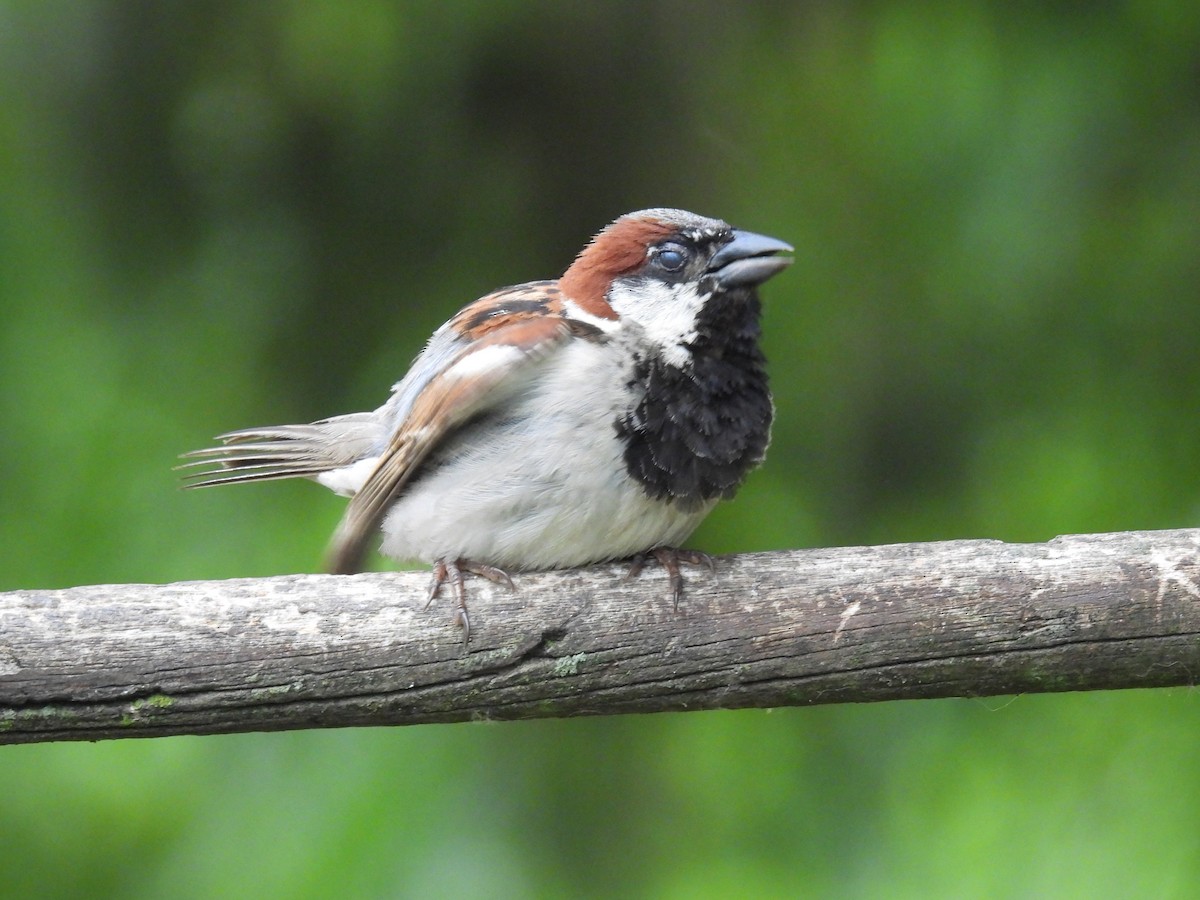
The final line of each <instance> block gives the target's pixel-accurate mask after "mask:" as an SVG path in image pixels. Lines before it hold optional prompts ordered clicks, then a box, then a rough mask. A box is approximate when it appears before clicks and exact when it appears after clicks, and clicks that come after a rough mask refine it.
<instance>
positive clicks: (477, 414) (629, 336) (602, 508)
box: [179, 208, 793, 645]
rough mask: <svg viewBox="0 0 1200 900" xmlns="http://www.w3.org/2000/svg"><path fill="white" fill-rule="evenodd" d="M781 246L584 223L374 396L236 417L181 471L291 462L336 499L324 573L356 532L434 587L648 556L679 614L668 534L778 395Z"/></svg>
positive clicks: (715, 481)
mask: <svg viewBox="0 0 1200 900" xmlns="http://www.w3.org/2000/svg"><path fill="white" fill-rule="evenodd" d="M792 252H793V248H792V247H791V246H789V245H788V244H786V243H784V242H783V241H780V240H777V239H775V238H772V237H767V236H765V235H761V234H757V233H754V232H749V231H744V230H740V229H737V228H734V227H732V226H730V225H729V224H727V223H726V222H724V221H722V220H720V219H714V218H709V217H706V216H701V215H697V214H695V213H692V212H688V211H686V210H680V209H668V208H653V209H643V210H640V211H637V212H632V213H629V214H627V215H623V216H621V217H619V218H617V219H616V220H615V221H613V222H612V223H611V224H610V225H608V226H607V227H605V228H604V229H602V230H601V231H600V232H598V233H597V234H596V235H595V236H593V237H592V239H591V240H590V241H589V242H588V243H587V245H586V246H585V247H584V248H583V250H582V251H580V252H579V254H578V255H577V256H576V258H575V259H574V261H573V262H572V263H571V264H570V266H569V267H568V268H567V269H566V271H565V272H564V273H563V274H562V276H560V277H559V278H558V279H557V280H548V281H532V282H528V283H525V284H519V285H515V286H512V287H504V288H500V289H498V290H495V291H493V292H491V293H489V294H486V295H485V296H483V297H480V298H479V299H478V300H475V301H474V302H472V303H469V304H468V305H467V306H465V307H463V308H462V309H461V310H460V311H459V312H457V313H456V314H455V315H454V316H453V317H452V318H450V319H449V321H447V322H446V323H445V324H443V325H442V326H441V327H439V328H438V329H437V330H436V331H435V332H434V333H433V335H432V336H431V337H430V338H429V340H428V342H427V343H426V345H425V347H424V349H423V350H422V351H421V352H420V354H419V355H418V356H417V357H416V359H415V360H414V361H413V363H412V365H411V367H410V368H409V370H408V372H407V374H406V375H405V376H404V377H403V378H402V379H401V380H400V381H399V382H397V383H396V384H395V385H394V386H393V387H392V392H391V394H390V396H389V397H388V399H387V400H386V402H384V403H383V405H382V406H380V407H379V408H378V409H375V410H373V411H371V412H359V413H352V414H349V415H340V416H334V417H332V418H327V419H321V420H319V421H316V422H312V423H310V424H301V425H282V426H271V427H260V428H247V429H242V430H238V431H230V432H226V433H224V434H220V435H218V436H217V437H216V438H214V441H219V442H220V444H219V445H218V446H214V447H209V448H206V449H202V450H196V451H192V452H190V453H186V454H183V456H184V458H186V459H187V460H188V462H186V463H184V464H182V465H181V466H180V467H179V468H182V469H186V470H187V472H186V473H185V475H184V482H185V484H184V486H185V487H192V488H200V487H211V486H216V485H225V484H240V483H246V482H258V481H268V480H274V479H287V478H308V479H311V480H313V481H316V482H317V483H319V484H321V485H323V486H324V487H326V488H329V489H330V490H332V491H334V492H335V493H337V494H340V495H343V496H346V497H349V498H350V501H349V503H348V505H347V507H346V510H345V513H344V515H343V517H342V519H341V521H340V522H339V524H338V525H337V528H336V530H335V532H334V535H333V538H332V541H331V543H330V548H329V551H328V558H327V569H328V571H330V572H332V573H335V574H352V573H355V572H359V571H361V570H362V568H363V566H364V563H365V557H366V555H367V553H368V552H369V550H370V547H371V543H372V541H373V540H374V539H375V538H376V536H377V535H379V534H380V533H381V534H382V539H381V542H380V545H379V549H380V551H381V552H382V554H383V555H385V556H388V557H392V558H395V559H397V560H402V561H409V562H424V563H427V564H429V565H431V566H432V569H433V573H432V574H433V578H432V582H431V585H430V589H429V593H428V601H427V603H426V606H428V605H429V603H432V601H433V600H434V599H435V598H436V597H437V596H438V594H439V592H440V590H441V588H442V587H443V586H444V585H445V584H446V583H447V582H449V583H451V584H452V586H453V589H454V591H455V593H456V597H457V602H456V606H455V614H454V619H455V623H456V624H457V625H458V626H459V627H461V628H462V630H463V642H464V645H465V644H466V643H467V642H468V641H469V640H470V632H471V620H470V616H469V612H468V608H467V589H466V580H465V578H464V573H468V574H474V575H477V576H482V577H485V578H487V579H490V580H492V581H494V582H499V583H504V584H507V585H508V586H509V587H510V588H512V587H513V582H512V578H511V575H510V574H509V573H511V572H525V571H537V570H546V569H564V568H573V567H577V566H583V565H588V564H593V563H599V562H605V561H613V560H621V559H632V560H633V564H632V566H631V568H630V570H629V576H630V577H632V576H633V575H636V573H637V572H639V571H640V570H641V568H642V566H643V565H644V564H645V563H646V562H648V561H649V560H650V559H654V560H656V561H658V562H659V563H660V564H661V565H662V566H663V567H664V569H665V570H666V571H667V573H668V576H669V579H670V586H671V594H672V597H673V599H674V605H675V608H676V610H678V606H679V601H680V596H681V593H682V588H683V578H682V575H681V574H680V563H688V564H693V565H705V566H707V567H708V568H709V569H711V568H712V566H713V563H712V559H711V557H709V556H708V555H707V554H704V553H700V552H698V551H691V550H686V549H681V545H682V543H683V542H684V541H685V540H686V539H687V538H688V537H689V536H690V535H691V533H692V532H693V530H695V528H696V527H697V526H698V525H699V524H700V522H701V520H703V519H704V517H705V516H706V515H707V514H708V513H709V512H710V511H711V510H712V509H713V507H714V506H716V504H717V503H718V502H719V501H721V500H724V499H728V498H731V497H732V496H733V495H734V493H735V492H736V491H737V489H738V488H739V486H740V485H741V484H742V483H743V481H744V479H745V477H746V476H747V474H748V473H749V472H750V471H751V470H752V469H754V468H755V467H756V466H758V465H759V464H760V463H761V462H762V461H763V459H764V457H765V453H766V450H767V445H768V443H769V441H770V434H771V424H772V420H773V418H774V405H773V402H772V398H771V393H770V389H769V384H768V378H767V372H766V360H765V357H764V355H763V352H762V349H761V346H760V338H761V314H762V307H761V302H760V299H759V296H758V287H759V285H761V284H762V283H763V282H765V281H766V280H767V279H769V278H771V277H772V276H773V275H775V274H776V273H778V272H780V271H782V270H783V269H784V268H785V267H787V266H788V265H789V264H790V263H791V262H792V257H791V256H788V255H785V254H790V253H792Z"/></svg>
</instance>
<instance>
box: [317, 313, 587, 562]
mask: <svg viewBox="0 0 1200 900" xmlns="http://www.w3.org/2000/svg"><path fill="white" fill-rule="evenodd" d="M497 312H499V310H497ZM505 312H507V313H508V314H507V315H496V316H495V317H494V318H492V319H491V321H489V322H488V323H487V325H486V326H483V327H481V326H482V325H483V323H475V328H474V330H473V331H474V333H473V335H472V337H473V340H472V341H471V343H469V344H468V345H467V346H466V347H465V348H464V349H463V350H462V351H460V352H459V353H458V354H457V355H455V356H453V357H452V358H451V359H450V361H449V362H448V363H447V364H446V365H445V367H444V368H443V369H442V370H441V371H440V372H438V374H437V375H435V376H434V377H433V378H431V379H430V380H429V382H428V383H427V384H426V385H425V387H424V388H423V389H422V390H421V392H420V393H419V394H418V395H417V397H416V398H415V400H414V401H413V404H412V407H411V409H410V410H409V413H408V416H407V417H406V418H405V420H404V422H403V423H402V424H401V426H400V427H399V428H398V429H397V430H396V433H395V434H394V435H393V437H392V439H391V441H390V443H389V444H388V447H387V449H385V450H384V452H383V455H382V456H381V457H380V459H379V464H378V465H377V466H376V467H375V470H374V471H373V472H372V473H371V474H370V475H369V476H368V477H367V480H366V482H365V483H364V484H363V486H362V488H361V489H360V490H359V491H358V493H356V494H355V495H354V498H353V499H352V500H351V501H350V504H349V506H347V508H346V513H345V515H343V516H342V521H341V522H340V523H339V524H338V527H337V530H336V531H335V532H334V535H333V541H332V544H331V545H330V550H329V560H328V569H329V571H330V572H333V573H335V574H351V573H353V572H357V571H359V570H360V569H361V568H362V563H363V558H364V556H365V555H366V549H367V544H368V541H370V540H371V538H372V537H373V536H374V535H375V533H376V531H378V529H379V526H380V524H381V523H382V521H383V518H384V516H385V515H386V514H387V510H388V508H389V507H390V506H391V505H392V503H393V502H394V501H395V500H396V498H397V497H398V496H399V495H400V493H401V492H402V491H403V490H404V487H405V485H407V484H408V483H409V481H410V480H411V479H412V477H413V475H414V474H415V473H416V472H417V470H418V469H419V468H420V466H421V463H422V462H423V461H424V460H425V457H426V456H428V455H429V453H430V451H431V450H433V449H434V447H436V446H438V444H440V443H441V442H442V441H444V440H445V439H446V437H447V436H448V435H450V434H451V433H453V432H454V431H455V430H456V429H457V428H459V427H460V426H462V425H463V424H464V423H465V422H466V421H467V420H468V419H470V418H472V417H473V416H475V415H476V414H478V413H479V412H480V411H482V410H484V409H487V408H488V407H491V406H494V405H496V404H497V403H500V402H503V401H504V400H505V399H506V398H507V397H508V396H510V395H511V394H512V393H513V392H514V391H515V390H517V389H519V387H520V386H521V384H522V376H523V375H525V374H528V372H529V370H530V368H531V367H532V366H533V365H535V364H536V363H538V362H540V361H541V360H543V359H545V358H546V357H547V356H548V355H550V354H551V353H552V352H554V351H555V350H556V349H558V348H559V347H560V346H561V345H562V344H563V343H564V342H566V341H567V340H569V339H570V337H571V335H572V334H577V333H579V329H578V327H577V326H576V325H575V323H572V322H570V321H569V320H567V319H564V318H561V317H559V316H553V315H552V316H546V315H544V314H542V315H526V316H520V315H512V314H511V311H505Z"/></svg>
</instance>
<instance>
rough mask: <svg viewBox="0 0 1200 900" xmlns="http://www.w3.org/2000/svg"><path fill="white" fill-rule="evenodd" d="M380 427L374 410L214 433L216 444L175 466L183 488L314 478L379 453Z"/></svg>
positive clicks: (192, 454) (186, 454) (381, 432)
mask: <svg viewBox="0 0 1200 900" xmlns="http://www.w3.org/2000/svg"><path fill="white" fill-rule="evenodd" d="M382 438H383V429H382V427H381V426H380V424H379V420H378V417H377V416H376V415H375V414H374V413H354V414H352V415H348V416H337V417H335V418H332V419H322V420H321V421H319V422H313V423H312V424H310V425H270V426H266V427H263V428H245V429H242V430H239V431H230V432H226V433H225V434H220V435H217V437H216V440H218V441H221V442H222V445H221V446H218V447H206V448H204V449H202V450H193V451H192V452H190V453H185V454H183V456H182V457H181V458H182V459H186V460H189V462H185V463H183V464H181V465H179V466H176V469H179V470H188V471H185V473H184V475H183V480H184V482H185V484H184V487H186V488H201V487H214V486H216V485H221V484H243V483H247V482H251V481H273V480H277V479H280V478H315V477H316V476H318V475H321V474H322V473H324V472H331V471H333V470H335V469H341V468H344V467H346V466H350V465H353V464H354V463H356V462H358V461H359V460H360V459H363V458H364V457H367V456H371V455H373V454H375V453H378V452H379V451H378V446H379V444H380V442H381V441H382Z"/></svg>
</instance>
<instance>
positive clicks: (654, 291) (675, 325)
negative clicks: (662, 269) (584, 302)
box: [609, 279, 706, 368]
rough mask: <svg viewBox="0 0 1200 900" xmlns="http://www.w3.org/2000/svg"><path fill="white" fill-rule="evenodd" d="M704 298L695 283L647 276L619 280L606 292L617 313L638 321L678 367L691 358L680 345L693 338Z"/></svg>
mask: <svg viewBox="0 0 1200 900" xmlns="http://www.w3.org/2000/svg"><path fill="white" fill-rule="evenodd" d="M705 299H706V298H705V297H702V296H701V295H700V294H699V293H698V292H697V290H696V285H694V284H689V283H682V284H663V283H662V282H660V281H651V280H649V279H647V280H644V281H641V282H639V283H637V284H636V285H635V286H631V285H626V284H622V283H620V282H618V283H616V284H614V285H613V287H612V291H611V292H610V294H609V302H610V303H611V304H612V307H613V309H615V310H616V311H617V314H618V315H620V316H621V317H622V318H624V319H629V320H631V321H633V322H636V323H637V324H639V325H641V326H642V330H643V331H644V332H645V333H646V337H647V338H649V339H650V340H651V341H652V342H654V343H655V344H657V345H658V346H659V347H660V348H661V352H662V356H663V359H664V360H666V361H667V362H668V363H670V364H671V365H674V366H679V367H680V368H683V367H684V366H686V365H687V364H688V363H689V361H690V359H691V355H690V354H689V353H688V350H687V348H686V347H684V346H683V345H684V344H686V343H688V342H690V341H692V340H695V338H696V318H697V316H699V314H700V309H701V307H703V306H704V300H705Z"/></svg>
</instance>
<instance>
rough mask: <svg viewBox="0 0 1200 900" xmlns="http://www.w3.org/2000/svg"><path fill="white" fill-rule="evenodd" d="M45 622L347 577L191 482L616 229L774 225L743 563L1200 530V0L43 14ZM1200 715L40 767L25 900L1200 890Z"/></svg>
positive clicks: (21, 224) (106, 753)
mask: <svg viewBox="0 0 1200 900" xmlns="http://www.w3.org/2000/svg"><path fill="white" fill-rule="evenodd" d="M0 96H3V98H4V102H3V103H0V273H3V275H2V277H0V380H2V384H3V386H4V390H3V391H0V421H2V422H3V424H4V427H3V432H2V434H0V465H2V466H3V472H4V477H3V479H2V481H0V498H2V500H0V546H3V547H4V554H3V560H4V562H3V567H2V570H0V588H6V589H7V588H17V587H55V586H64V585H71V584H79V583H89V582H110V581H113V582H121V581H143V580H144V581H173V580H180V579H187V578H215V577H227V576H242V575H267V574H277V573H283V572H294V571H311V570H313V569H314V567H316V566H317V565H319V560H320V556H321V551H322V548H323V546H324V542H325V539H326V537H327V535H328V533H329V531H330V529H331V528H332V525H333V523H334V522H335V521H336V519H337V516H338V513H339V510H340V508H341V501H339V500H338V499H337V498H335V497H332V496H331V495H327V494H326V493H325V492H323V491H320V490H318V489H316V488H313V487H312V486H311V485H305V484H297V485H285V484H280V485H273V486H265V487H260V488H247V489H245V490H229V491H213V492H205V493H201V494H183V493H181V492H180V491H178V490H177V489H176V483H175V475H174V474H173V473H172V472H171V470H170V467H171V465H172V463H173V460H174V456H175V455H176V454H177V453H179V452H180V451H183V450H187V449H190V448H193V447H196V446H200V445H202V444H204V443H205V442H206V441H207V440H208V438H209V436H210V435H211V434H213V433H215V432H218V431H221V430H224V429H228V428H233V427H238V426H243V425H253V424H263V423H268V422H284V421H289V422H290V421H301V420H309V419H312V418H316V417H319V416H323V415H328V414H332V413H338V412H347V411H351V410H355V409H364V408H370V407H373V406H375V405H377V404H378V403H379V402H380V401H381V400H382V398H383V397H384V396H385V394H386V389H387V386H388V385H390V384H391V383H392V382H393V381H395V380H396V379H397V378H399V377H400V375H401V374H402V373H403V371H404V369H405V367H406V365H407V362H408V361H409V360H410V359H411V357H412V356H413V355H414V354H415V353H416V352H417V351H418V349H419V348H420V346H421V344H422V342H423V340H424V338H425V337H426V336H427V335H428V334H429V332H430V331H431V330H432V329H433V328H434V327H435V326H436V325H437V324H439V323H440V322H441V321H443V320H444V319H445V318H446V317H447V315H449V313H450V312H452V311H453V310H454V309H456V308H457V307H458V306H459V305H461V304H462V303H464V302H466V301H467V300H469V299H471V298H473V297H476V296H478V295H480V294H482V293H483V292H485V291H486V290H488V289H490V288H492V287H495V286H497V285H500V284H509V283H514V282H519V281H524V280H528V279H531V278H540V277H546V276H549V275H553V274H555V273H556V272H558V271H561V270H562V268H564V267H565V265H566V264H567V263H568V261H569V260H570V258H571V256H572V255H573V254H574V253H575V252H576V251H577V250H578V248H579V247H580V246H581V244H582V242H583V241H584V239H585V238H586V237H587V236H588V235H590V234H591V233H592V232H593V231H595V230H596V229H597V228H598V227H599V226H601V225H603V224H605V223H606V222H608V221H610V220H611V219H612V218H614V217H615V216H616V215H618V214H620V213H623V212H626V211H628V210H631V209H636V208H640V207H644V206H651V205H674V206H683V207H687V208H691V209H695V210H697V211H699V212H703V213H707V214H711V215H718V216H721V217H724V218H726V219H729V220H731V221H733V222H735V223H736V224H739V225H741V226H743V227H747V228H751V229H754V230H757V231H762V232H765V233H768V234H774V235H778V236H779V237H782V238H786V239H788V240H790V241H791V242H792V243H794V244H795V245H796V247H797V264H796V265H795V266H794V267H793V268H792V269H791V270H789V271H788V272H787V273H785V274H784V275H783V276H781V277H779V278H778V279H776V280H775V281H773V282H772V283H771V284H770V285H769V287H768V288H767V290H766V291H765V295H766V301H767V313H766V329H767V335H768V339H767V341H768V348H767V349H768V352H769V355H770V357H771V359H772V367H773V377H774V386H775V390H776V396H777V405H778V407H779V420H778V424H777V427H776V434H775V442H774V445H773V447H772V452H771V455H770V458H769V460H768V462H767V464H766V466H765V467H764V468H763V469H762V471H760V472H759V473H757V474H756V475H755V476H754V477H753V478H752V480H751V482H750V484H748V485H747V487H746V489H745V490H744V491H743V492H742V494H741V495H740V496H739V498H738V500H737V501H736V502H734V503H732V504H728V505H726V506H725V507H723V508H722V509H720V510H719V511H718V512H717V513H715V514H714V515H713V516H712V519H711V520H710V522H708V523H706V525H705V526H704V527H703V529H702V530H701V532H700V533H699V534H698V535H697V538H696V542H695V543H696V544H697V546H701V547H704V548H706V549H710V550H714V551H719V552H727V551H734V550H756V549H770V548H777V547H798V546H810V545H822V544H827V545H828V544H844V543H872V542H890V541H912V540H924V539H941V538H956V537H996V538H1002V539H1007V540H1044V539H1047V538H1049V537H1051V536H1053V535H1055V534H1058V533H1064V532H1075V531H1103V530H1126V529H1137V528H1158V527H1174V526H1188V525H1195V524H1197V519H1200V503H1198V499H1200V492H1198V490H1197V486H1196V485H1197V477H1196V476H1197V464H1196V459H1197V454H1198V452H1200V416H1197V415H1196V398H1197V396H1200V360H1196V359H1193V356H1195V355H1196V354H1195V346H1196V344H1197V339H1198V338H1200V302H1198V301H1200V296H1198V291H1197V286H1198V285H1200V252H1198V247H1200V5H1196V4H1186V3H1172V2H1164V0H1147V2H1130V3H1116V2H1112V3H1108V2H1105V3H1096V4H1067V3H1047V4H1028V3H1022V4H1002V3H970V2H969V3H946V2H934V3H927V4H912V3H904V2H886V0H884V2H858V3H842V4H798V3H759V4H728V3H717V2H711V0H708V2H690V3H684V2H682V0H679V2H659V3H616V2H613V3H607V4H583V3H550V2H521V3H516V2H514V3H506V4H491V3H482V2H447V3H436V2H432V0H431V2H426V3H412V4H394V3H387V2H382V0H355V2H349V3H332V2H328V3H321V2H302V0H297V2H283V0H272V2H258V0H240V2H239V0H228V2H208V0H203V2H189V3H171V4H168V3H159V2H133V0H122V2H102V3H97V2H67V0H54V2H46V3H31V2H21V0H10V2H0ZM1196 703H1197V700H1196V698H1195V695H1194V694H1193V693H1192V692H1191V691H1160V692H1126V693H1121V694H1093V695H1074V696H1057V697H1050V696H1047V697H1023V698H1018V699H1015V700H1012V701H1011V702H1005V701H993V702H988V703H982V702H976V701H966V700H964V701H945V702H933V703H906V704H876V705H869V706H862V707H854V706H846V707H836V708H823V709H809V710H801V709H794V710H780V711H775V712H772V713H765V712H759V711H745V712H738V713H732V712H726V713H707V714H688V715H672V716H655V717H644V718H617V719H603V720H593V721H567V722H532V723H520V724H506V725H459V726H445V727H423V728H410V729H381V730H358V731H341V732H311V733H295V734H282V735H239V736H230V737H217V738H178V739H169V740H156V741H148V742H116V743H109V744H101V745H80V746H76V745H59V746H55V745H47V746H30V747H10V748H0V767H2V771H3V773H4V783H5V787H6V797H5V802H4V803H3V804H0V872H3V873H4V883H5V888H6V892H7V893H8V894H9V895H11V896H38V897H56V896H61V897H76V896H120V897H140V896H145V897H163V896H172V897H189V896H195V897H212V896H223V897H238V896H247V897H249V896H254V897H262V896H297V897H304V896H313V897H317V896H363V897H367V896H375V897H395V896H421V897H434V896H455V897H460V896H489V897H505V896H511V897H528V896H614V895H616V896H652V897H688V898H692V897H726V896H730V895H733V894H735V893H736V894H738V895H749V896H789V897H792V896H804V895H831V896H887V897H905V896H913V897H918V896H919V897H927V896H930V895H935V896H939V895H940V896H985V895H986V896H1019V897H1028V896H1113V897H1118V896H1119V897H1127V896H1160V897H1163V896H1189V895H1190V894H1191V893H1192V891H1193V890H1194V886H1195V884H1196V883H1197V881H1198V880H1200V852H1198V851H1200V847H1198V846H1197V845H1198V843H1200V838H1198V837H1197V835H1200V827H1198V825H1200V813H1198V812H1197V810H1200V770H1198V769H1197V767H1196V765H1195V762H1194V747H1195V745H1196V743H1197V741H1198V740H1200V723H1198V722H1197V709H1196V707H1195V704H1196Z"/></svg>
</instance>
